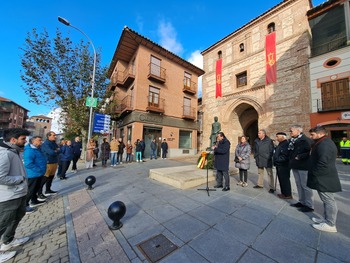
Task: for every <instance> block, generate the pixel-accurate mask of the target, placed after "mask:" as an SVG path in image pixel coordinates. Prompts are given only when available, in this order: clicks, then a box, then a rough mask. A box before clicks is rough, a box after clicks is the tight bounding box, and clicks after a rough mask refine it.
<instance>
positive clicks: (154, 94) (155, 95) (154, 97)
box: [148, 86, 159, 107]
mask: <svg viewBox="0 0 350 263" xmlns="http://www.w3.org/2000/svg"><path fill="white" fill-rule="evenodd" d="M148 105H149V106H154V107H158V106H159V89H157V88H155V87H152V86H150V87H149V98H148Z"/></svg>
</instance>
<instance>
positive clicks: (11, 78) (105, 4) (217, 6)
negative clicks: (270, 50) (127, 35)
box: [0, 0, 324, 116]
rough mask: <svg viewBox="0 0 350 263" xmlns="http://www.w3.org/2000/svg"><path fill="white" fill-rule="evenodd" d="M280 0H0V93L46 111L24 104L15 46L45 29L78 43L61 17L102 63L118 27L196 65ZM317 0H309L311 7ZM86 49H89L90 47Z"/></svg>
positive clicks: (25, 98)
mask: <svg viewBox="0 0 350 263" xmlns="http://www.w3.org/2000/svg"><path fill="white" fill-rule="evenodd" d="M280 2H282V0H250V1H249V2H241V1H232V0H222V1H205V0H192V1H188V0H186V1H184V0H176V1H171V0H170V1H153V0H149V1H143V0H142V1H141V0H134V1H106V0H100V1H92V0H60V1H57V0H50V1H48V0H45V1H43V0H33V1H23V0H17V1H5V0H3V1H1V3H0V10H1V13H2V14H1V16H0V28H1V31H0V32H1V36H2V37H1V41H0V50H1V51H0V52H1V64H0V96H1V97H5V98H7V99H10V100H12V101H14V102H16V103H17V104H19V105H21V106H23V107H24V108H26V109H28V110H29V111H30V112H29V113H28V115H29V116H33V115H40V114H43V115H47V114H48V113H49V112H50V111H51V110H52V109H51V108H48V107H47V106H45V105H36V104H33V103H29V98H28V96H27V95H26V94H25V92H24V89H23V86H24V85H25V83H24V82H22V80H21V78H20V70H21V69H22V67H21V55H22V54H23V52H22V51H21V49H20V48H21V47H23V46H24V41H25V38H26V36H27V33H29V32H31V31H32V29H34V28H36V29H37V30H38V31H39V32H43V30H44V29H46V30H47V31H48V33H49V36H50V38H51V39H52V38H54V37H55V36H56V29H57V28H59V29H60V31H61V32H62V33H63V35H64V36H69V37H70V38H71V39H72V40H73V41H76V42H77V43H78V42H79V40H80V39H83V40H84V41H86V42H87V40H86V38H85V37H84V35H83V34H81V33H80V32H78V31H77V30H75V29H73V28H71V27H67V26H65V25H63V24H61V23H59V22H58V20H57V17H58V16H61V17H63V18H65V19H67V20H68V21H69V22H70V23H71V25H73V26H75V27H78V28H79V29H80V30H82V31H84V32H85V34H87V35H88V36H89V37H90V39H91V40H92V42H93V44H94V46H95V48H96V49H97V50H101V51H102V65H105V66H108V67H109V65H110V62H111V60H112V57H113V54H114V51H115V48H116V46H117V44H118V40H119V38H120V36H121V33H122V30H123V28H124V26H128V27H129V28H131V29H133V30H134V31H136V32H138V33H139V34H141V35H143V36H145V37H147V38H149V39H151V40H152V41H154V42H156V43H158V44H160V45H161V46H163V47H164V48H166V49H168V50H170V51H172V52H174V53H175V54H177V55H179V56H180V57H182V58H184V59H186V60H188V61H190V62H192V63H193V64H195V65H196V66H199V67H202V56H201V55H200V52H201V51H203V50H205V49H206V48H208V47H210V46H211V45H213V44H214V43H216V42H218V41H219V40H221V39H222V38H223V37H225V36H227V35H228V34H230V33H232V32H233V31H235V30H236V29H238V28H240V27H241V26H243V25H245V24H246V23H248V22H249V21H250V20H252V19H254V18H255V17H257V16H259V15H260V14H262V13H264V12H265V11H267V10H269V9H270V8H272V7H273V6H275V5H277V4H278V3H280ZM322 2H324V1H323V0H314V1H313V5H314V6H317V5H319V4H320V3H322ZM90 50H91V52H92V48H91V49H90Z"/></svg>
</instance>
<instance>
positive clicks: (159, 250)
mask: <svg viewBox="0 0 350 263" xmlns="http://www.w3.org/2000/svg"><path fill="white" fill-rule="evenodd" d="M137 247H138V248H139V249H140V250H141V252H142V254H143V255H144V256H145V257H146V258H147V260H148V261H149V262H152V263H154V262H158V261H159V260H161V259H162V258H164V257H166V256H167V255H169V254H170V253H171V252H173V251H174V250H176V249H177V248H178V247H177V246H176V245H175V244H173V243H172V242H171V241H170V240H169V239H167V238H166V237H165V236H164V235H162V234H160V235H157V236H155V237H152V238H150V239H148V240H146V241H143V242H142V243H140V244H138V245H137Z"/></svg>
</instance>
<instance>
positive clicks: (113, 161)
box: [109, 137, 118, 166]
mask: <svg viewBox="0 0 350 263" xmlns="http://www.w3.org/2000/svg"><path fill="white" fill-rule="evenodd" d="M109 147H110V148H111V166H117V152H118V141H117V139H116V138H115V137H113V138H112V140H111V142H110V144H109Z"/></svg>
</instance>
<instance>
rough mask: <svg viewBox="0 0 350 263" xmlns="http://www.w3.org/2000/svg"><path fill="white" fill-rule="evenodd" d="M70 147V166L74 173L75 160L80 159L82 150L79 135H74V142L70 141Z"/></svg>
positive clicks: (75, 170)
mask: <svg viewBox="0 0 350 263" xmlns="http://www.w3.org/2000/svg"><path fill="white" fill-rule="evenodd" d="M72 148H73V166H72V171H73V172H74V173H76V172H77V171H78V168H77V162H78V161H79V159H80V156H81V152H82V150H83V145H82V143H81V140H80V137H79V136H77V137H75V140H74V142H73V143H72Z"/></svg>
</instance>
